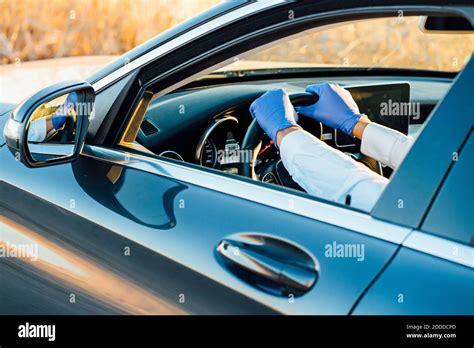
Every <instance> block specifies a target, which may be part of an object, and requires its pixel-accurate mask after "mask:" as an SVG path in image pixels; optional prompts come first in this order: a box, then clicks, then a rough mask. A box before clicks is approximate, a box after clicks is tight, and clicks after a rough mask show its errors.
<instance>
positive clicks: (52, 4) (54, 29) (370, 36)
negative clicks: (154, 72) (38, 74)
mask: <svg viewBox="0 0 474 348" xmlns="http://www.w3.org/2000/svg"><path fill="white" fill-rule="evenodd" d="M217 2H218V0H0V8H1V11H0V62H1V63H2V64H8V63H12V62H15V61H18V60H20V61H29V60H37V59H45V58H55V57H66V56H82V55H118V54H122V53H124V52H126V51H128V50H130V49H132V48H133V47H135V46H137V45H138V44H140V43H142V42H144V41H146V40H147V39H149V38H151V37H153V36H155V35H157V34H158V33H160V32H163V31H164V30H166V29H168V28H169V27H171V26H173V25H175V24H177V23H178V22H180V21H182V20H183V19H184V18H186V17H190V16H192V15H193V14H195V13H197V12H199V11H202V10H204V9H205V8H207V7H209V6H211V5H212V4H215V3H217ZM473 48H474V38H473V35H464V36H459V35H457V37H453V35H433V34H431V35H426V34H422V33H421V32H420V31H419V30H418V28H417V19H416V18H403V19H399V18H391V19H381V20H373V21H370V22H369V21H366V22H363V23H356V24H351V25H345V26H343V27H340V28H335V29H331V30H329V31H325V32H323V33H314V34H311V35H309V36H306V37H305V38H302V39H296V40H293V41H291V42H288V43H286V44H284V45H278V46H276V47H275V48H271V49H267V50H265V51H263V52H261V53H259V54H257V55H254V56H252V59H258V60H268V59H270V60H275V61H282V60H283V61H294V62H314V63H326V64H336V65H362V66H386V67H414V68H431V69H437V70H459V69H460V68H461V67H462V65H463V63H464V62H465V61H466V58H467V57H469V56H470V54H471V53H472V51H473Z"/></svg>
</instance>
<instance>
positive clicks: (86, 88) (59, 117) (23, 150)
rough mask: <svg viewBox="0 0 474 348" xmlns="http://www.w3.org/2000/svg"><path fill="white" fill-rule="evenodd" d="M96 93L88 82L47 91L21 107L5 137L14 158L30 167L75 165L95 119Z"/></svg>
mask: <svg viewBox="0 0 474 348" xmlns="http://www.w3.org/2000/svg"><path fill="white" fill-rule="evenodd" d="M94 100H95V92H94V89H93V88H92V86H91V85H90V84H89V83H87V82H85V81H69V82H62V83H59V84H56V85H53V86H50V87H47V88H45V89H43V90H41V91H39V92H38V93H36V94H34V95H33V96H31V97H30V98H28V99H26V100H25V101H23V102H22V103H21V104H19V105H18V106H17V107H16V108H15V109H14V110H13V111H12V113H11V115H10V119H9V120H8V121H7V122H6V124H5V128H4V130H3V135H4V137H5V141H6V143H7V146H8V148H9V149H10V151H11V152H12V153H13V155H14V156H15V157H16V158H17V159H18V160H19V161H20V162H22V163H23V164H24V165H26V166H27V167H43V166H47V165H52V164H59V163H66V162H72V161H74V160H75V159H76V158H77V157H78V156H79V154H80V152H81V150H82V147H83V146H84V141H85V138H86V135H87V128H88V126H89V118H90V117H91V116H92V115H93V107H94Z"/></svg>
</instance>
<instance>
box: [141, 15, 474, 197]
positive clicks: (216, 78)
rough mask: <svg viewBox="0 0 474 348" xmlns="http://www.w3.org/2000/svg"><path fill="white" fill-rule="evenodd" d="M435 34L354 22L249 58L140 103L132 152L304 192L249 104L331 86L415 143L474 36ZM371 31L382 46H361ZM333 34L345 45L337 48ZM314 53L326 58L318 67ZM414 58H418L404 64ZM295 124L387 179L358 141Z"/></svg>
mask: <svg viewBox="0 0 474 348" xmlns="http://www.w3.org/2000/svg"><path fill="white" fill-rule="evenodd" d="M426 23H429V24H430V26H431V28H430V30H429V31H428V29H427V28H426ZM377 26H379V27H380V28H378V29H377V28H376V27H377ZM433 26H434V25H433V24H432V21H427V20H426V17H422V18H420V17H406V18H403V19H402V20H400V18H382V19H369V20H361V21H357V22H355V23H354V22H350V23H341V24H340V25H339V26H337V27H336V28H329V29H327V30H321V29H318V30H316V31H311V32H305V33H303V34H302V35H299V36H298V37H296V38H295V37H291V38H288V39H287V40H286V41H283V42H282V41H279V42H278V43H276V44H275V45H273V46H270V47H263V48H260V49H259V50H252V52H251V53H250V54H247V55H245V56H239V57H235V58H234V59H233V60H232V62H231V64H227V65H226V66H224V67H219V68H217V69H215V70H214V71H213V72H211V73H207V74H205V75H203V76H201V77H199V78H198V79H194V80H193V81H191V82H188V83H187V84H186V85H184V86H181V87H179V88H178V89H176V90H174V91H173V92H171V93H167V94H165V95H160V94H156V95H153V93H152V92H150V93H147V94H145V96H144V98H147V100H146V103H145V105H147V108H146V111H145V112H144V115H143V119H142V121H141V124H140V126H139V130H138V131H137V133H136V139H135V145H136V146H137V147H138V148H139V149H141V150H142V151H143V152H148V153H150V152H151V153H153V154H155V155H159V156H161V157H166V158H170V159H173V160H176V161H184V162H187V163H192V164H195V165H199V166H201V167H205V168H211V169H214V170H217V171H220V172H225V173H230V174H235V175H240V176H246V177H249V178H252V179H254V180H258V181H261V182H265V183H270V184H274V185H281V186H284V187H288V188H293V189H296V190H300V191H303V189H302V188H301V187H300V186H299V185H298V184H297V183H295V182H294V181H293V179H292V178H291V175H290V174H289V173H288V171H287V170H286V169H285V167H284V166H283V163H282V161H281V159H280V156H279V150H278V148H277V147H276V146H275V145H274V144H273V143H272V141H271V140H270V138H268V137H267V136H266V135H265V134H264V133H263V132H262V130H261V129H260V127H259V126H258V123H256V121H255V120H253V119H252V116H251V114H250V112H249V106H250V104H251V103H252V102H253V101H254V100H255V99H256V98H258V97H259V96H261V95H262V94H263V93H265V92H266V91H268V90H271V89H274V88H284V89H285V90H286V91H287V92H288V94H289V96H290V100H291V101H292V103H293V105H294V106H298V105H307V104H310V103H313V102H315V101H316V100H317V96H315V95H311V94H308V93H306V92H305V87H306V86H308V85H311V84H316V83H322V82H333V83H338V84H339V85H341V86H343V87H345V88H347V89H348V90H349V91H350V93H351V94H352V96H353V98H354V100H355V101H356V103H357V105H358V106H359V109H360V112H361V113H364V114H366V115H367V116H368V117H369V119H371V121H373V122H377V123H380V124H383V125H385V126H387V127H390V128H393V129H395V130H397V131H400V132H402V133H404V134H406V135H409V136H413V137H415V138H416V137H417V135H418V134H419V132H420V131H421V129H422V126H423V124H424V123H425V122H426V121H427V119H428V117H429V115H430V113H431V112H432V111H433V109H434V108H435V107H436V105H437V104H438V103H439V102H440V100H442V99H443V96H444V95H445V94H446V93H447V91H448V90H449V88H450V86H451V84H452V82H453V79H454V78H455V77H456V73H457V72H458V71H460V70H462V67H463V65H464V64H465V63H466V62H467V60H468V59H469V58H470V55H471V53H472V50H473V47H474V40H473V35H472V34H467V35H466V34H465V33H462V32H456V31H451V32H450V31H447V30H443V31H441V32H440V33H437V32H436V30H435V29H436V28H434V27H433ZM438 28H439V27H438ZM372 30H377V37H378V38H379V39H377V40H379V41H377V42H373V38H367V36H368V33H369V32H370V31H372ZM341 33H342V35H341ZM381 33H384V34H382V35H381ZM471 33H472V32H471ZM332 35H335V36H336V35H337V37H347V36H349V37H348V40H347V42H338V41H333V40H331V37H332ZM412 36H413V37H412ZM448 41H449V42H450V46H449V47H448V46H447V50H450V51H449V52H446V55H444V56H443V57H439V56H436V57H435V56H432V55H430V47H433V45H445V44H446V43H447V42H448ZM390 42H391V43H390ZM348 45H349V46H350V47H347V46H348ZM321 50H326V51H327V54H326V55H325V57H323V58H321V57H320V55H319V53H318V52H320V51H321ZM368 52H370V54H368ZM420 52H422V53H420ZM364 53H365V54H364ZM328 55H329V56H330V57H331V58H330V59H329V60H328V59H327V56H328ZM332 55H333V56H332ZM413 55H417V56H416V59H412V60H411V61H410V60H409V59H405V58H406V57H407V56H408V57H411V56H413ZM421 56H422V57H421ZM422 58H423V59H422ZM393 62H396V63H395V67H394V63H393ZM397 64H398V65H397ZM150 90H151V89H150ZM298 124H299V125H300V126H302V127H303V128H304V129H305V130H306V131H308V132H310V133H312V134H313V135H314V136H315V137H317V138H319V139H320V140H322V141H324V142H326V143H327V144H328V145H330V146H331V147H333V148H335V149H338V150H340V151H342V152H344V153H345V154H347V156H350V157H352V158H354V160H356V161H360V162H362V163H363V164H365V165H366V166H368V167H369V168H370V169H371V170H373V171H375V172H376V173H378V174H380V175H383V176H385V177H387V178H390V176H391V174H392V170H391V169H390V168H388V167H386V166H384V165H383V164H381V163H378V162H377V161H375V160H374V159H372V158H369V157H367V156H365V155H363V154H362V153H361V152H360V141H359V140H357V139H355V138H352V137H350V136H347V135H345V134H343V133H341V132H340V131H338V130H336V129H332V128H330V127H328V126H326V125H324V124H321V123H319V122H316V121H313V120H311V119H308V118H305V117H302V116H300V117H299V120H298ZM427 150H428V149H427Z"/></svg>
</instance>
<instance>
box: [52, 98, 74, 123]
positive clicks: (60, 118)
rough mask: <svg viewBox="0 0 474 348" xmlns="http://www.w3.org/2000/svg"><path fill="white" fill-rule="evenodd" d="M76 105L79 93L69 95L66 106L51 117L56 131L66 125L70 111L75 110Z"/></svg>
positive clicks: (61, 107) (62, 106)
mask: <svg viewBox="0 0 474 348" xmlns="http://www.w3.org/2000/svg"><path fill="white" fill-rule="evenodd" d="M76 104H77V93H76V92H73V93H69V95H68V96H67V98H66V101H65V102H64V104H63V105H61V106H60V107H59V109H58V110H56V111H55V112H54V114H53V115H52V116H51V117H52V118H51V121H52V123H53V127H54V129H56V130H58V129H60V128H61V127H62V126H63V125H64V123H65V122H66V119H67V117H68V115H69V110H71V109H73V108H75V107H76Z"/></svg>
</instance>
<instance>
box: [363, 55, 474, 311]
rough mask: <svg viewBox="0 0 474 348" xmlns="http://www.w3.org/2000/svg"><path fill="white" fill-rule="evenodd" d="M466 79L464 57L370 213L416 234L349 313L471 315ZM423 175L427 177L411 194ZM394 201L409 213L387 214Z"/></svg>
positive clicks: (469, 74)
mask: <svg viewBox="0 0 474 348" xmlns="http://www.w3.org/2000/svg"><path fill="white" fill-rule="evenodd" d="M473 77H474V60H473V59H472V58H471V60H470V62H469V63H468V64H467V65H466V67H465V68H464V70H463V71H462V72H461V73H460V75H459V76H458V78H457V79H456V81H455V82H454V84H453V86H452V88H451V89H450V91H449V93H448V95H447V96H446V97H445V99H444V100H443V101H442V102H441V104H440V105H439V106H438V107H437V108H436V110H435V111H434V112H433V115H432V116H430V119H429V120H428V122H429V123H428V124H427V125H426V126H425V128H424V130H423V133H422V134H421V135H420V138H419V139H418V140H417V142H416V143H415V144H414V146H413V148H412V150H411V151H410V153H409V154H408V155H407V158H406V161H405V162H404V163H403V167H401V168H400V170H399V171H398V172H397V173H396V175H395V176H394V178H393V179H392V182H391V184H390V186H389V187H388V188H387V190H386V192H385V193H384V195H383V196H382V197H381V198H380V200H379V202H378V205H377V206H376V207H375V209H374V210H375V212H374V213H375V214H378V215H379V216H380V217H382V216H383V217H384V218H385V219H389V220H392V221H394V222H395V221H396V222H397V223H408V221H410V220H411V221H412V222H413V221H414V222H415V225H414V226H415V227H416V228H415V231H414V232H413V233H411V234H410V235H409V236H408V238H407V239H406V240H405V241H404V242H403V247H402V248H401V249H400V251H399V252H398V253H397V254H396V256H395V257H394V259H393V261H391V263H390V264H389V265H388V266H387V268H386V269H385V270H384V271H383V273H382V274H381V275H380V277H378V278H377V280H376V282H374V285H373V286H372V287H371V288H370V289H369V290H368V291H367V293H366V294H365V295H364V297H363V298H362V300H361V301H360V303H359V304H358V305H357V307H356V308H355V310H354V314H409V315H421V314H424V315H426V314H434V315H441V314H450V315H453V314H455V315H472V314H473V313H474V300H473V297H472V294H473V291H474V271H473V268H474V248H473V235H474V218H473V216H474V215H473V205H472V203H471V199H472V195H473V187H472V178H473V162H472V159H473V158H474V157H473V156H474V138H473V136H472V130H473V128H472V127H473V120H474V107H473V106H472V92H471V84H472V79H473ZM427 148H429V151H428V152H427V151H426V149H427ZM432 156H433V157H435V158H433V157H432ZM430 157H432V158H430ZM410 162H411V163H410ZM421 170H423V171H421ZM420 171H421V172H420ZM424 171H429V173H430V176H429V179H428V180H426V179H423V180H424V181H425V182H424V184H423V185H417V186H416V187H417V190H416V191H414V190H413V187H414V186H413V184H414V182H416V181H417V180H418V179H417V178H420V177H423V178H426V176H425V175H423V173H424ZM399 180H402V181H399ZM398 184H401V185H400V186H398V187H397V185H398ZM395 195H396V196H395ZM400 197H402V199H404V198H406V199H404V203H405V204H406V205H407V207H409V208H410V207H414V206H415V204H416V211H414V210H412V211H411V213H410V214H407V212H406V211H403V210H404V209H398V210H401V211H399V212H395V211H396V208H394V207H395V206H396V204H393V203H394V202H398V199H400ZM418 213H419V215H418ZM384 214H389V215H384Z"/></svg>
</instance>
